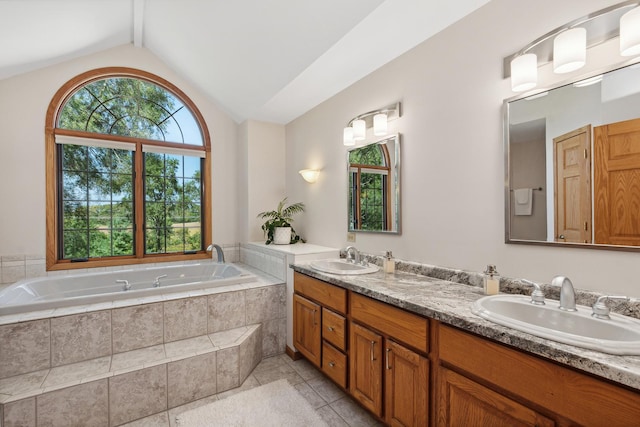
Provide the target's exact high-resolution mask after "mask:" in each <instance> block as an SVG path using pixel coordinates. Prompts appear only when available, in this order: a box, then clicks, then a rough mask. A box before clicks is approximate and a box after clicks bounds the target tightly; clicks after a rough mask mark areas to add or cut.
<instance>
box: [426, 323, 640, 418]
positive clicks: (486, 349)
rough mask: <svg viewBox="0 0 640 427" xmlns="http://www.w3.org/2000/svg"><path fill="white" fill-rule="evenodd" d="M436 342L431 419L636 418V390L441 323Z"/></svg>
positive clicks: (639, 401) (639, 410) (639, 402)
mask: <svg viewBox="0 0 640 427" xmlns="http://www.w3.org/2000/svg"><path fill="white" fill-rule="evenodd" d="M437 340H438V351H437V353H438V355H437V357H438V360H439V361H438V369H437V375H436V377H437V380H436V383H437V389H436V391H435V395H436V396H437V399H436V400H435V402H434V404H435V406H436V407H437V415H438V422H437V425H445V426H456V425H462V424H467V425H523V426H553V425H558V426H564V425H576V424H577V425H585V426H605V425H606V426H609V427H612V426H633V425H639V423H640V393H638V392H636V391H632V390H629V389H626V388H624V387H621V386H618V385H615V384H613V383H610V382H607V381H604V380H601V379H598V378H595V377H592V376H591V375H588V374H585V373H582V372H579V371H576V370H574V369H570V368H567V367H564V366H562V365H559V364H556V363H553V362H550V361H548V360H545V359H543V358H540V357H537V356H534V355H531V354H528V353H525V352H523V351H519V350H516V349H513V348H511V347H507V346H505V345H502V344H498V343H495V342H493V341H489V340H487V339H485V338H482V337H478V336H476V335H472V334H470V333H467V332H464V331H461V330H459V329H456V328H453V327H450V326H446V325H443V324H440V325H439V327H438V339H437ZM463 420H466V422H465V423H462V421H463ZM469 421H471V422H470V423H469Z"/></svg>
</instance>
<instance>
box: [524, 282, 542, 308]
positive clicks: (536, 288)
mask: <svg viewBox="0 0 640 427" xmlns="http://www.w3.org/2000/svg"><path fill="white" fill-rule="evenodd" d="M520 281H521V282H522V283H525V284H527V285H530V286H533V292H531V304H535V305H544V292H542V289H541V288H540V285H539V284H537V283H536V282H532V281H531V280H527V279H521V280H520Z"/></svg>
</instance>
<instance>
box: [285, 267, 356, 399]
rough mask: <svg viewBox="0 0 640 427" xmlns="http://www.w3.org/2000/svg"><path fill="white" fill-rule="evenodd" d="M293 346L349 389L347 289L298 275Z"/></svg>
mask: <svg viewBox="0 0 640 427" xmlns="http://www.w3.org/2000/svg"><path fill="white" fill-rule="evenodd" d="M294 291H295V294H294V295H293V344H294V346H295V347H296V349H297V350H298V351H299V352H300V353H301V354H302V355H303V356H304V357H306V358H307V359H308V360H309V361H310V362H311V363H313V364H314V365H315V366H317V367H318V368H320V369H321V370H322V371H323V372H324V373H325V374H326V375H327V376H328V377H329V378H331V379H332V380H333V381H335V382H336V383H337V384H338V385H340V386H341V387H342V388H346V387H347V354H346V351H347V345H346V338H345V337H346V333H347V331H346V328H347V319H346V315H347V290H346V289H342V288H340V287H338V286H333V285H330V284H328V283H325V282H322V281H320V280H317V279H313V278H311V277H308V276H305V275H302V274H300V273H296V274H295V280H294Z"/></svg>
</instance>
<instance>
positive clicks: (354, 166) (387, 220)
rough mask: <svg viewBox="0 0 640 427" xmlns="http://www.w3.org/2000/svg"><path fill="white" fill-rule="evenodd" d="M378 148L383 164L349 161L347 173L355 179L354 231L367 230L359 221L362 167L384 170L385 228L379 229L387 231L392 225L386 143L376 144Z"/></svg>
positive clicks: (389, 170) (388, 162)
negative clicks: (385, 178)
mask: <svg viewBox="0 0 640 427" xmlns="http://www.w3.org/2000/svg"><path fill="white" fill-rule="evenodd" d="M378 148H379V150H380V151H381V152H382V160H383V162H384V165H368V164H360V163H351V162H349V174H354V175H355V177H356V178H355V180H356V181H357V182H356V188H355V189H354V191H355V193H354V198H355V200H356V206H355V210H356V211H355V212H354V216H356V218H357V223H358V226H357V227H355V231H368V230H362V221H361V219H362V218H361V215H362V205H361V200H360V198H361V195H360V194H361V191H362V180H361V174H362V169H379V170H382V171H385V172H386V176H387V184H386V185H387V191H385V229H384V230H381V231H389V230H391V227H392V225H391V214H392V213H391V190H390V188H389V187H390V185H391V183H390V182H389V177H390V176H391V166H390V159H389V157H390V156H389V149H388V148H387V146H386V145H378ZM351 169H355V171H354V172H352V171H351ZM350 209H351V208H350Z"/></svg>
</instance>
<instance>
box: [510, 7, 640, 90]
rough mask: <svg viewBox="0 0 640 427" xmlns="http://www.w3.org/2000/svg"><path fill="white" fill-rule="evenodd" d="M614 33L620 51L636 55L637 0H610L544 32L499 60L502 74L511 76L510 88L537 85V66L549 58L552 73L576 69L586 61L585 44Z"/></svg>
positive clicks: (639, 36) (639, 34) (639, 37)
mask: <svg viewBox="0 0 640 427" xmlns="http://www.w3.org/2000/svg"><path fill="white" fill-rule="evenodd" d="M615 37H619V39H620V55H622V56H633V55H640V0H629V1H624V2H622V3H618V4H614V5H612V6H609V7H607V8H604V9H601V10H599V11H597V12H593V13H590V14H589V15H587V16H584V17H582V18H578V19H575V20H573V21H571V22H568V23H567V24H565V25H563V26H560V27H558V28H556V29H554V30H553V31H550V32H548V33H547V34H545V35H543V36H542V37H539V38H537V39H536V40H534V41H532V42H531V43H529V44H528V45H526V46H525V47H523V48H522V49H520V50H519V51H517V52H516V53H514V54H512V55H510V56H507V57H505V58H504V61H503V75H504V77H505V78H508V77H511V88H512V90H513V91H514V92H524V91H527V90H531V89H533V88H535V87H536V85H537V83H538V82H537V74H538V72H537V68H538V66H540V65H544V64H547V63H549V62H552V61H553V71H554V72H555V73H568V72H571V71H575V70H578V69H579V68H581V67H582V66H584V65H585V63H586V51H587V49H588V48H592V47H594V46H598V45H600V44H602V43H604V42H606V41H608V40H611V39H613V38H615Z"/></svg>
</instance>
